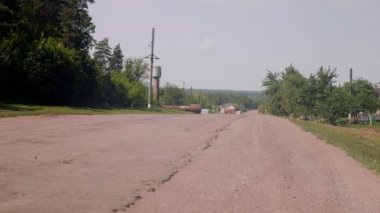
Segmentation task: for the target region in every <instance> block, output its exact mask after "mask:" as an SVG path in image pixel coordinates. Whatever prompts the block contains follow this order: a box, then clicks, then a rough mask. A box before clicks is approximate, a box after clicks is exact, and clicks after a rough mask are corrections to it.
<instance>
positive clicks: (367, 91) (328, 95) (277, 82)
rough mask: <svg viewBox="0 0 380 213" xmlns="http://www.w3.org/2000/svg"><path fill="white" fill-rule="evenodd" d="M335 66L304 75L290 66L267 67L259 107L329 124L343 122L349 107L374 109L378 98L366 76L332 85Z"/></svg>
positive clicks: (270, 111)
mask: <svg viewBox="0 0 380 213" xmlns="http://www.w3.org/2000/svg"><path fill="white" fill-rule="evenodd" d="M336 78H337V74H336V69H331V68H327V69H326V68H324V67H320V69H319V70H318V71H317V72H316V73H315V74H311V75H310V76H309V77H308V78H306V77H304V76H303V75H302V74H301V73H300V72H299V71H298V70H297V69H296V68H295V67H294V66H292V65H290V66H289V67H286V68H285V70H284V71H283V72H271V71H268V72H267V74H266V77H265V79H264V80H263V86H264V87H265V94H266V96H267V100H266V101H265V102H264V103H263V104H261V105H260V108H259V109H260V111H261V112H265V113H270V114H274V115H280V116H290V117H300V116H303V117H304V118H305V119H310V120H318V121H321V122H327V123H330V124H334V125H336V124H337V120H338V119H339V118H341V119H340V123H341V124H343V123H344V120H345V119H346V118H347V117H348V114H349V113H351V112H353V111H355V110H356V111H358V110H359V111H361V110H363V111H366V112H369V113H374V112H376V110H377V109H379V108H380V101H379V99H378V98H377V96H376V92H375V87H374V85H373V84H372V83H371V82H369V81H368V80H366V79H356V80H353V82H352V84H350V83H349V82H346V83H344V84H343V85H335V84H334V83H335V81H336Z"/></svg>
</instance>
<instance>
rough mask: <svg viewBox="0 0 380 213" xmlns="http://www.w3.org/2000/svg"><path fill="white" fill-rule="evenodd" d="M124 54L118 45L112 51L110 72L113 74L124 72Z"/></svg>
mask: <svg viewBox="0 0 380 213" xmlns="http://www.w3.org/2000/svg"><path fill="white" fill-rule="evenodd" d="M123 59H124V56H123V52H122V50H121V48H120V44H117V45H116V46H115V48H114V49H113V51H112V55H111V58H110V62H109V63H110V67H109V69H110V71H111V72H121V71H122V70H123Z"/></svg>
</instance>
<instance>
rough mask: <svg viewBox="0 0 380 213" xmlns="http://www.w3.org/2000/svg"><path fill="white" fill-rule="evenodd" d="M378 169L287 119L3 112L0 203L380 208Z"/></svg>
mask: <svg viewBox="0 0 380 213" xmlns="http://www.w3.org/2000/svg"><path fill="white" fill-rule="evenodd" d="M379 210H380V177H379V176H378V175H376V174H374V173H372V172H370V171H368V170H367V169H365V168H364V167H363V166H361V165H360V164H359V163H358V162H356V161H355V160H353V159H352V158H350V157H348V156H347V155H346V154H345V153H344V152H343V151H341V150H339V149H337V148H335V147H333V146H331V145H328V144H326V143H325V142H323V141H321V140H319V139H317V138H316V137H315V136H313V135H311V134H309V133H305V132H303V131H302V130H301V129H300V128H299V127H296V126H295V125H293V124H292V123H290V122H289V121H287V120H285V119H281V118H276V117H272V116H266V115H260V114H258V113H257V112H249V113H246V114H243V115H239V116H235V115H111V116H110V115H108V116H100V115H96V116H35V117H17V118H2V119H0V212H58V213H59V212H165V213H167V212H173V213H174V212H239V213H240V212H374V213H375V212H379Z"/></svg>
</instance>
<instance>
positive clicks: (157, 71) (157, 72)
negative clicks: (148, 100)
mask: <svg viewBox="0 0 380 213" xmlns="http://www.w3.org/2000/svg"><path fill="white" fill-rule="evenodd" d="M160 78H161V67H160V66H156V67H153V95H154V98H155V99H156V101H157V103H158V104H159V103H160Z"/></svg>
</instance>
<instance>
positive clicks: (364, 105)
mask: <svg viewBox="0 0 380 213" xmlns="http://www.w3.org/2000/svg"><path fill="white" fill-rule="evenodd" d="M343 87H344V88H345V89H346V91H349V88H350V86H349V83H348V82H347V83H345V84H344V85H343ZM351 91H352V94H351V95H352V103H351V107H352V108H353V109H368V110H369V111H371V112H374V111H376V110H377V109H378V108H379V107H380V105H379V100H378V99H377V96H376V92H375V87H374V86H373V85H372V84H371V83H370V82H369V81H368V80H365V79H358V80H354V81H353V82H352V90H351Z"/></svg>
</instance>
